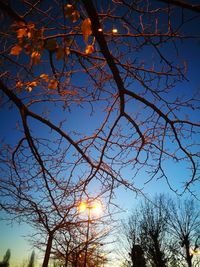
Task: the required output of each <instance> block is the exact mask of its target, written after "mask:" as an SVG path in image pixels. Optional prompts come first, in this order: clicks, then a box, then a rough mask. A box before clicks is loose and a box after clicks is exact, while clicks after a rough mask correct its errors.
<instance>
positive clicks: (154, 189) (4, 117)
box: [0, 24, 200, 267]
mask: <svg viewBox="0 0 200 267" xmlns="http://www.w3.org/2000/svg"><path fill="white" fill-rule="evenodd" d="M190 27H191V26H190ZM193 27H194V28H195V27H196V25H195V24H194V25H193ZM180 53H182V54H183V58H184V59H186V60H187V62H188V74H187V77H188V81H184V82H183V83H181V84H179V85H177V86H176V88H175V90H176V91H177V92H180V91H181V93H183V94H186V95H190V94H191V93H193V92H194V91H196V90H200V74H199V70H200V60H199V59H200V43H199V41H198V40H196V41H194V42H192V43H191V42H190V41H187V42H185V43H184V44H180ZM89 113H90V112H88V111H84V110H82V109H81V108H80V107H77V108H75V109H74V110H73V114H75V115H74V116H73V117H71V118H70V117H69V118H67V128H68V129H70V130H74V129H75V130H77V129H78V130H80V131H82V132H84V133H85V134H88V133H89V132H90V130H91V125H92V126H93V129H94V128H95V127H94V126H95V125H96V126H97V127H98V123H99V121H101V119H102V117H101V116H102V115H101V107H99V110H96V115H97V116H96V117H95V118H93V117H90V116H89ZM98 113H99V115H98ZM188 115H189V116H191V119H192V120H199V118H200V112H199V110H196V111H194V113H193V114H192V115H191V114H188ZM98 116H99V121H98V120H97V119H96V118H97V117H98ZM0 118H1V125H3V127H1V129H0V140H3V142H8V143H10V144H14V143H15V141H16V138H17V137H18V136H19V133H18V131H17V129H16V122H17V120H18V115H17V114H16V111H15V110H14V109H12V108H8V107H7V106H3V108H1V109H0ZM52 118H53V120H55V121H56V120H57V114H54V115H53V117H52ZM36 127H37V126H36ZM77 127H78V128H77ZM44 134H45V133H44ZM166 164H167V168H168V173H169V174H170V175H171V176H173V177H174V179H173V181H171V182H172V185H173V187H174V188H175V189H176V188H178V189H180V188H183V185H184V184H183V183H184V180H187V175H188V173H187V170H186V169H185V168H184V167H185V166H182V165H179V166H177V168H176V166H175V165H174V164H170V162H168V163H166ZM183 170H184V171H183ZM129 171H130V170H126V171H125V173H124V175H125V176H126V177H130V172H129ZM147 180H148V176H147V174H146V173H145V172H141V173H140V174H139V175H138V176H137V177H136V180H135V184H136V186H139V187H141V188H143V193H145V195H146V196H147V197H152V196H153V195H155V194H158V193H166V194H170V195H172V196H173V195H174V193H173V192H172V191H171V190H170V189H169V187H168V185H167V183H166V181H165V180H152V181H150V182H149V183H147V184H145V182H146V181H147ZM191 189H192V190H193V191H194V192H195V194H196V195H197V196H198V197H199V199H200V184H199V183H196V184H194V186H192V187H191ZM189 196H190V195H189V193H186V194H185V195H184V196H183V197H189ZM141 198H142V195H139V196H137V197H136V195H135V193H134V192H131V191H127V190H125V189H124V188H122V187H120V188H118V189H116V191H115V197H114V199H113V201H114V202H115V203H116V204H117V205H120V207H121V208H122V210H123V211H124V212H122V213H120V214H119V218H124V217H126V216H127V214H128V215H129V214H130V212H131V210H132V209H133V208H134V207H136V206H137V203H138V201H139V200H140V199H141ZM27 233H31V228H30V227H29V226H27V225H25V224H22V225H18V224H16V223H13V225H12V226H10V225H7V222H2V221H0V260H1V259H2V257H3V255H4V254H5V252H6V250H7V249H8V248H9V249H11V263H12V262H14V263H12V264H11V267H12V266H13V267H14V266H15V264H16V266H18V264H20V263H21V262H22V261H23V260H26V259H27V257H28V256H29V255H30V254H31V252H32V248H31V247H30V246H29V244H28V241H27Z"/></svg>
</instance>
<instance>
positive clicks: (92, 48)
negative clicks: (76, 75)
mask: <svg viewBox="0 0 200 267" xmlns="http://www.w3.org/2000/svg"><path fill="white" fill-rule="evenodd" d="M93 52H94V46H93V45H87V47H86V49H85V53H86V54H87V55H90V54H92V53H93Z"/></svg>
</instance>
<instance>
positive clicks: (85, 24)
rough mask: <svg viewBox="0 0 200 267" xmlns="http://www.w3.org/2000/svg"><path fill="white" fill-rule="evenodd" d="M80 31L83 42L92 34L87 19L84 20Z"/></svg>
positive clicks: (89, 21) (89, 22)
mask: <svg viewBox="0 0 200 267" xmlns="http://www.w3.org/2000/svg"><path fill="white" fill-rule="evenodd" d="M81 30H82V33H83V36H84V39H85V41H86V42H87V41H88V37H89V36H90V35H91V34H92V29H91V20H90V19H89V18H87V19H85V20H84V21H83V23H82V26H81Z"/></svg>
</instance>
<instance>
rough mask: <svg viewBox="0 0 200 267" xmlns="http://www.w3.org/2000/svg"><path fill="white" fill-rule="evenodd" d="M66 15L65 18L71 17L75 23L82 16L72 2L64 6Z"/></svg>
mask: <svg viewBox="0 0 200 267" xmlns="http://www.w3.org/2000/svg"><path fill="white" fill-rule="evenodd" d="M64 15H65V18H70V19H71V21H72V22H73V23H74V22H76V21H77V20H78V19H79V17H80V14H79V12H78V10H77V9H75V8H74V7H73V5H71V4H67V5H66V6H65V7H64Z"/></svg>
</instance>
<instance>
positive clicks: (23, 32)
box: [17, 28, 27, 39]
mask: <svg viewBox="0 0 200 267" xmlns="http://www.w3.org/2000/svg"><path fill="white" fill-rule="evenodd" d="M26 35H27V30H26V29H25V28H21V29H19V30H17V38H18V39H21V38H23V37H25V36H26Z"/></svg>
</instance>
